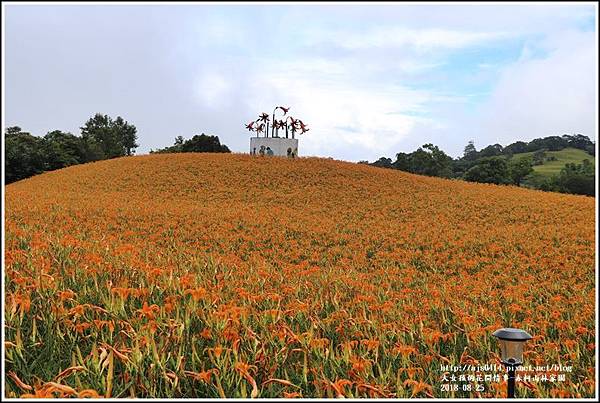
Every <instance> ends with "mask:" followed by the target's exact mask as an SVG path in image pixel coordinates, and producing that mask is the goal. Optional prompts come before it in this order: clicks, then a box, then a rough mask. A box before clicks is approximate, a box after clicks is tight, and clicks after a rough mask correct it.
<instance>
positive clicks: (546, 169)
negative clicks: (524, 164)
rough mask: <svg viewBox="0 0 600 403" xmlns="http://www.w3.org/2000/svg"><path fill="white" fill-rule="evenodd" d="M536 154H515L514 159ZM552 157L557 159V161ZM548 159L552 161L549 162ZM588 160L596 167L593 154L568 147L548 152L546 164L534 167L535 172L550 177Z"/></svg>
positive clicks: (545, 159)
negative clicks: (573, 164)
mask: <svg viewBox="0 0 600 403" xmlns="http://www.w3.org/2000/svg"><path fill="white" fill-rule="evenodd" d="M533 154H534V152H528V153H519V154H514V155H513V158H526V157H532V156H533ZM552 157H554V158H556V159H555V160H553V159H552ZM548 158H550V159H552V160H550V161H549V160H548ZM585 159H588V160H590V162H591V163H592V165H594V166H595V162H596V161H595V157H594V156H593V155H591V154H588V153H586V152H585V151H583V150H580V149H577V148H572V147H568V148H565V149H563V150H560V151H546V156H545V158H544V163H543V164H542V165H535V166H534V167H533V170H534V172H536V173H538V174H540V175H543V176H546V177H550V176H552V175H555V174H558V173H560V170H561V169H562V168H563V167H564V166H565V165H566V164H569V163H575V164H581V163H582V162H583V160H585Z"/></svg>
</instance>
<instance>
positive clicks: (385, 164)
mask: <svg viewBox="0 0 600 403" xmlns="http://www.w3.org/2000/svg"><path fill="white" fill-rule="evenodd" d="M372 165H373V166H375V167H379V168H392V159H391V158H386V157H381V158H379V159H378V160H377V161H375V162H374V163H373V164H372Z"/></svg>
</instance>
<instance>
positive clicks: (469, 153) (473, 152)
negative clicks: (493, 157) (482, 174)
mask: <svg viewBox="0 0 600 403" xmlns="http://www.w3.org/2000/svg"><path fill="white" fill-rule="evenodd" d="M463 158H464V159H465V160H474V159H475V158H477V149H476V148H475V142H474V141H473V140H469V143H468V144H467V145H466V146H465V150H464V152H463Z"/></svg>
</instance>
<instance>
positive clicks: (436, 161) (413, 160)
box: [410, 143, 452, 178]
mask: <svg viewBox="0 0 600 403" xmlns="http://www.w3.org/2000/svg"><path fill="white" fill-rule="evenodd" d="M451 164H452V158H451V157H450V156H448V155H447V154H446V153H444V152H443V151H442V150H440V149H439V148H438V146H434V145H433V144H431V143H428V144H424V145H423V147H419V148H418V149H417V151H415V152H414V153H412V154H411V157H410V165H411V169H412V170H413V172H415V173H419V174H423V175H429V176H440V177H443V178H449V177H450V176H451V175H452V167H451Z"/></svg>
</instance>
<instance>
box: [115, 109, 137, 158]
mask: <svg viewBox="0 0 600 403" xmlns="http://www.w3.org/2000/svg"><path fill="white" fill-rule="evenodd" d="M114 126H115V131H116V133H117V137H120V138H121V145H122V146H123V148H124V149H125V153H126V154H127V155H131V154H132V152H133V151H134V149H136V148H137V147H139V144H137V143H136V140H137V134H136V133H137V129H136V127H135V126H134V125H130V124H129V123H127V122H126V121H124V120H123V118H122V117H120V116H117V118H116V119H115V122H114Z"/></svg>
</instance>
